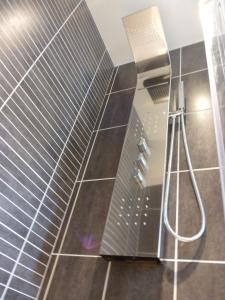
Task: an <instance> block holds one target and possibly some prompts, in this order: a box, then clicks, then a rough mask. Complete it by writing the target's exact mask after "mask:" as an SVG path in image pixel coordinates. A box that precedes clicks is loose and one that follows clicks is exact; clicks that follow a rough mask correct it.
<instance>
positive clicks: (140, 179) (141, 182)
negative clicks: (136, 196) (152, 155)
mask: <svg viewBox="0 0 225 300" xmlns="http://www.w3.org/2000/svg"><path fill="white" fill-rule="evenodd" d="M133 178H134V180H135V181H136V182H137V183H138V184H139V185H140V187H141V188H143V187H144V176H143V174H142V172H141V170H140V169H136V168H135V169H134V173H133Z"/></svg>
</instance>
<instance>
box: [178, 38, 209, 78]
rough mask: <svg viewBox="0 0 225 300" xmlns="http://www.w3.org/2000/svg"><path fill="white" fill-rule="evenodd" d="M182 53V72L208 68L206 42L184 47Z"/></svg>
mask: <svg viewBox="0 0 225 300" xmlns="http://www.w3.org/2000/svg"><path fill="white" fill-rule="evenodd" d="M181 53H182V57H181V74H186V73H190V72H194V71H197V70H201V69H205V68H207V62H206V55H205V45H204V42H200V43H196V44H192V45H190V46H186V47H183V48H182V49H181Z"/></svg>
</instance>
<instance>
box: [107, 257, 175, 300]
mask: <svg viewBox="0 0 225 300" xmlns="http://www.w3.org/2000/svg"><path fill="white" fill-rule="evenodd" d="M105 299H106V300H118V299H123V300H138V299H142V300H149V299H154V300H155V299H157V300H172V299H173V264H156V263H155V264H154V263H151V262H122V261H118V262H112V265H111V271H110V277H109V282H108V288H107V293H106V298H105Z"/></svg>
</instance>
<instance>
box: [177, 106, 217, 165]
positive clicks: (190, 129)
mask: <svg viewBox="0 0 225 300" xmlns="http://www.w3.org/2000/svg"><path fill="white" fill-rule="evenodd" d="M185 127H186V133H187V141H188V147H189V151H190V156H191V160H192V165H193V168H194V169H199V168H210V167H217V166H218V159H217V150H216V140H215V130H214V124H213V114H212V111H211V110H205V111H199V112H195V113H192V114H187V115H185ZM186 169H188V167H187V162H186V156H185V152H184V144H183V137H182V133H181V143H180V170H186Z"/></svg>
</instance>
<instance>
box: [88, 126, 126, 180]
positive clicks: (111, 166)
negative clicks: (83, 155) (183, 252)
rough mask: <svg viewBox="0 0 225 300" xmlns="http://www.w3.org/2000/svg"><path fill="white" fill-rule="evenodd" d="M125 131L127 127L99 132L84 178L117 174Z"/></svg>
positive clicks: (107, 176) (106, 176)
mask: <svg viewBox="0 0 225 300" xmlns="http://www.w3.org/2000/svg"><path fill="white" fill-rule="evenodd" d="M125 133H126V127H121V128H115V129H110V130H103V131H99V132H98V136H97V139H96V142H95V145H94V148H93V151H92V154H91V158H90V161H89V164H88V167H87V170H86V173H85V177H84V179H93V178H94V179H97V178H109V177H114V176H116V173H117V168H118V164H119V160H120V154H121V150H122V146H123V141H124V137H125Z"/></svg>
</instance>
